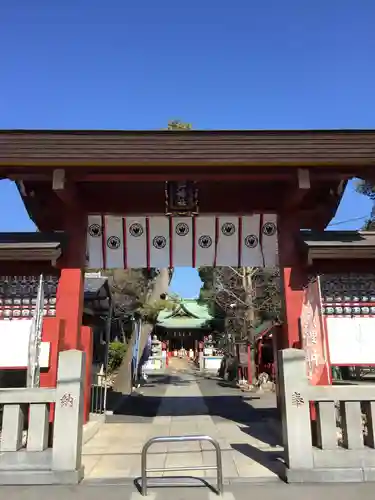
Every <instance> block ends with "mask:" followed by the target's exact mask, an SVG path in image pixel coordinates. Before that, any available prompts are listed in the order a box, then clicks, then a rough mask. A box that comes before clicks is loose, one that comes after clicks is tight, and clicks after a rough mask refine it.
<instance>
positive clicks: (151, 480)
mask: <svg viewBox="0 0 375 500" xmlns="http://www.w3.org/2000/svg"><path fill="white" fill-rule="evenodd" d="M166 472H168V471H166ZM134 486H135V487H136V488H137V490H138V491H139V493H141V491H142V478H140V477H137V478H136V479H134ZM147 486H148V488H152V489H157V488H158V489H161V488H170V487H171V486H173V487H174V488H185V487H186V486H190V487H191V486H194V487H196V488H197V487H198V488H208V489H209V490H211V491H212V492H213V493H216V494H217V489H216V488H215V487H214V486H212V484H210V483H209V482H208V481H206V480H205V479H203V478H200V477H194V476H169V477H168V476H163V477H148V478H147Z"/></svg>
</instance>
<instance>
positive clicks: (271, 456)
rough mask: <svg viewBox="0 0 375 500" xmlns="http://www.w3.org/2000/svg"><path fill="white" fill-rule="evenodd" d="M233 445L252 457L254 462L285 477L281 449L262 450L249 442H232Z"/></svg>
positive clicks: (235, 448)
mask: <svg viewBox="0 0 375 500" xmlns="http://www.w3.org/2000/svg"><path fill="white" fill-rule="evenodd" d="M230 445H231V447H232V448H233V449H234V450H236V451H238V452H240V453H242V455H244V456H245V457H248V458H251V460H254V462H257V463H258V464H260V465H262V466H263V467H266V468H267V469H268V470H270V471H271V472H272V473H273V474H276V475H277V476H279V477H280V478H283V476H284V475H285V473H284V469H285V467H284V463H283V459H284V453H283V451H282V450H280V451H268V450H260V449H259V448H256V447H255V446H252V445H251V444H248V443H231V444H230Z"/></svg>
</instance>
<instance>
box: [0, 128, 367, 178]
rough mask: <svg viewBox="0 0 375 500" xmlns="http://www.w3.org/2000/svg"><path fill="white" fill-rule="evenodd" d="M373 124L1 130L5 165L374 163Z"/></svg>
mask: <svg viewBox="0 0 375 500" xmlns="http://www.w3.org/2000/svg"><path fill="white" fill-rule="evenodd" d="M374 142H375V131H374V130H301V131H293V130H290V131H251V130H243V131H235V130H233V131H202V130H201V131H189V132H186V131H185V132H171V131H98V130H95V131H94V130H93V131H87V130H86V131H83V130H82V131H80V130H66V131H59V130H2V131H0V166H1V167H4V168H6V169H12V168H14V167H37V168H43V169H44V168H49V169H51V168H56V167H65V168H67V169H68V168H70V167H72V168H74V167H79V166H81V167H85V166H86V167H93V168H105V169H107V170H108V168H109V167H111V166H112V167H118V168H124V167H126V166H136V165H139V166H140V165H148V166H154V167H156V168H157V167H160V166H168V167H170V168H173V169H175V168H176V166H178V165H179V166H184V165H186V166H188V167H189V168H192V167H194V168H195V167H197V168H199V167H201V166H204V165H205V166H207V167H214V166H226V167H228V168H230V167H233V166H234V165H237V166H243V167H244V168H246V167H259V166H262V167H263V166H264V167H267V166H269V167H271V166H275V167H282V166H285V167H295V168H303V167H309V168H314V167H316V168H320V167H322V168H332V167H339V168H341V167H342V166H346V167H352V168H353V167H355V168H360V167H372V166H373V165H374V163H375V150H374V146H373V145H374Z"/></svg>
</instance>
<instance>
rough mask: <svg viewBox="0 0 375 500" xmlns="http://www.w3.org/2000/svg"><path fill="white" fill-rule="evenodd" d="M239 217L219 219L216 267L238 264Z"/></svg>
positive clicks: (217, 225) (236, 265)
mask: <svg viewBox="0 0 375 500" xmlns="http://www.w3.org/2000/svg"><path fill="white" fill-rule="evenodd" d="M238 228H239V217H233V216H232V217H229V216H224V217H219V218H218V221H217V224H216V230H217V235H216V238H217V250H216V251H217V254H216V265H217V266H235V267H238V266H239V265H240V263H239V257H240V256H239V231H238Z"/></svg>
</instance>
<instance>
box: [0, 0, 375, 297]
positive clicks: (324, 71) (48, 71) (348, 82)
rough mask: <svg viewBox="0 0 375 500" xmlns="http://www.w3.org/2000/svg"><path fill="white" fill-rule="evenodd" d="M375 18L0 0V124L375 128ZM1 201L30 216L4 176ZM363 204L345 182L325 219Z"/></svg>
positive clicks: (187, 289)
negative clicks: (177, 122)
mask: <svg viewBox="0 0 375 500" xmlns="http://www.w3.org/2000/svg"><path fill="white" fill-rule="evenodd" d="M374 19H375V2H374V1H373V0H330V1H329V2H327V1H326V0H315V1H314V2H307V1H301V0H283V1H280V0H273V1H271V0H268V1H267V0H263V1H255V0H235V1H234V2H227V1H224V0H216V1H213V0H205V1H202V0H200V1H199V2H198V1H196V0H190V1H189V2H186V3H185V4H182V3H181V2H176V1H172V0H158V1H157V2H155V1H154V0H138V1H137V2H129V1H124V0H111V1H108V2H103V1H102V0H100V1H99V0H81V1H76V0H64V1H63V0H60V1H54V2H51V1H50V0H33V1H30V0H2V2H1V6H0V44H1V47H2V51H1V52H2V54H1V79H0V127H1V128H88V129H92V128H99V129H157V128H161V127H164V126H165V125H166V123H167V121H168V120H169V119H171V118H181V119H183V120H186V121H189V122H191V123H192V124H193V126H194V127H195V128H199V129H290V128H296V129H299V128H301V129H303V128H309V129H313V128H375V106H374V99H375V98H374V92H373V89H374V88H375V65H374V63H373V59H374V53H375V30H374V29H373V21H374ZM0 210H1V212H0V213H2V214H6V217H4V215H3V216H2V218H1V219H0V230H1V231H7V230H13V231H16V230H33V226H32V224H31V223H30V222H29V221H28V218H27V215H26V213H25V211H24V210H23V207H22V204H21V203H20V201H19V199H18V198H17V196H16V193H15V190H14V189H13V187H12V186H11V185H10V184H9V183H8V182H6V181H1V182H0ZM370 210H371V205H370V203H369V202H368V200H366V199H365V198H364V197H361V196H359V195H355V194H354V193H353V188H352V187H350V188H349V190H348V192H347V193H346V196H345V199H344V201H343V203H342V206H341V207H340V210H339V213H338V214H337V217H336V220H337V221H343V220H347V219H354V218H356V217H361V216H365V215H367V214H368V213H369V212H370ZM362 222H363V221H362V220H357V221H353V222H352V223H348V224H342V225H339V226H333V227H332V229H333V228H336V229H339V228H342V229H346V228H356V227H360V226H361V224H362ZM198 285H199V280H198V278H197V276H196V275H195V274H193V271H188V270H178V271H177V272H176V275H175V278H174V280H173V289H174V290H175V291H177V292H179V293H181V294H182V295H185V296H192V295H195V294H196V292H197V287H198Z"/></svg>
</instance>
